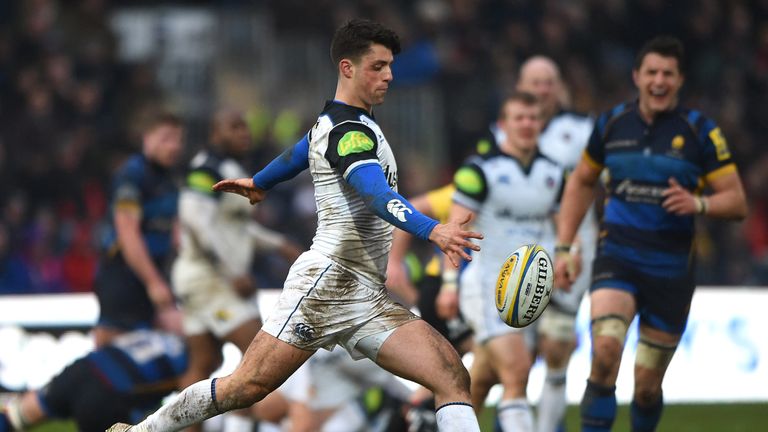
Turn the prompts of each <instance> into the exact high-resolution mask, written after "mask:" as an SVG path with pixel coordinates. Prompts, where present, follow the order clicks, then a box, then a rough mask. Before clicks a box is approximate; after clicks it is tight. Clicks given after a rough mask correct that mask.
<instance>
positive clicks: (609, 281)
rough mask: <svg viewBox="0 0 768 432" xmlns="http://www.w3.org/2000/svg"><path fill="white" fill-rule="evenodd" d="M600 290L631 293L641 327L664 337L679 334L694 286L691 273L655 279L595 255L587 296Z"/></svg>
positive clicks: (689, 305)
mask: <svg viewBox="0 0 768 432" xmlns="http://www.w3.org/2000/svg"><path fill="white" fill-rule="evenodd" d="M600 288H616V289H620V290H624V291H627V292H629V293H632V294H633V295H634V296H635V300H636V302H637V313H638V314H639V315H640V322H641V323H643V324H646V325H648V326H650V327H653V328H656V329H659V330H661V331H664V332H667V333H672V334H682V333H683V331H684V330H685V324H686V322H687V321H688V311H689V310H690V308H691V299H692V298H693V290H694V288H696V284H695V281H694V278H693V275H692V274H691V273H686V274H683V275H681V276H679V277H673V278H664V277H658V276H653V275H650V274H648V273H643V272H642V271H640V270H639V269H637V268H635V267H633V266H631V265H629V264H626V263H624V262H622V261H620V260H617V259H615V258H612V257H609V256H606V255H599V256H598V257H597V258H595V263H594V266H593V269H592V286H591V288H590V292H593V291H595V290H598V289H600Z"/></svg>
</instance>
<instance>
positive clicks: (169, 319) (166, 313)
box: [155, 306, 184, 335]
mask: <svg viewBox="0 0 768 432" xmlns="http://www.w3.org/2000/svg"><path fill="white" fill-rule="evenodd" d="M155 320H156V323H155V324H156V325H157V327H158V328H160V329H163V330H165V331H167V332H170V333H173V334H177V335H183V334H184V331H183V328H182V316H181V311H180V310H179V309H177V308H176V306H168V307H166V308H163V309H162V310H159V311H157V313H156V318H155Z"/></svg>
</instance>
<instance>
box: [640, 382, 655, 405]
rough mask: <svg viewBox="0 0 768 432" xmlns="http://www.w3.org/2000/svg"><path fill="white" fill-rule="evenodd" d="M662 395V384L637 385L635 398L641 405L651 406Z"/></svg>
mask: <svg viewBox="0 0 768 432" xmlns="http://www.w3.org/2000/svg"><path fill="white" fill-rule="evenodd" d="M660 397H661V386H660V385H642V384H641V385H636V386H635V392H634V400H635V402H636V403H637V404H638V405H640V406H651V405H654V404H655V403H656V402H658V400H659V398H660Z"/></svg>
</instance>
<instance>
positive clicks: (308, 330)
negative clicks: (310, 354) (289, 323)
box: [293, 323, 315, 341]
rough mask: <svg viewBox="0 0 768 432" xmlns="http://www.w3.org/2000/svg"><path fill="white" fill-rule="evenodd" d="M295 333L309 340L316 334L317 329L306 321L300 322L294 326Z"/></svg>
mask: <svg viewBox="0 0 768 432" xmlns="http://www.w3.org/2000/svg"><path fill="white" fill-rule="evenodd" d="M293 333H294V334H296V336H298V337H299V338H300V339H302V340H305V341H309V340H311V339H312V337H313V336H314V334H315V329H313V328H312V327H310V326H308V325H306V324H304V323H299V324H296V326H295V327H294V328H293Z"/></svg>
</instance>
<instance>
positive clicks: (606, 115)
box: [595, 101, 637, 133]
mask: <svg viewBox="0 0 768 432" xmlns="http://www.w3.org/2000/svg"><path fill="white" fill-rule="evenodd" d="M636 111H637V102H636V101H632V102H622V103H620V104H617V105H614V106H613V107H611V108H610V109H608V110H606V111H603V112H602V113H601V114H600V116H598V118H597V121H596V122H595V128H596V129H597V130H598V131H600V132H601V133H605V132H606V131H607V130H608V129H609V128H610V127H611V126H612V125H614V124H616V122H617V121H618V120H620V119H622V118H625V117H626V116H627V115H629V114H631V113H633V112H636Z"/></svg>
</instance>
